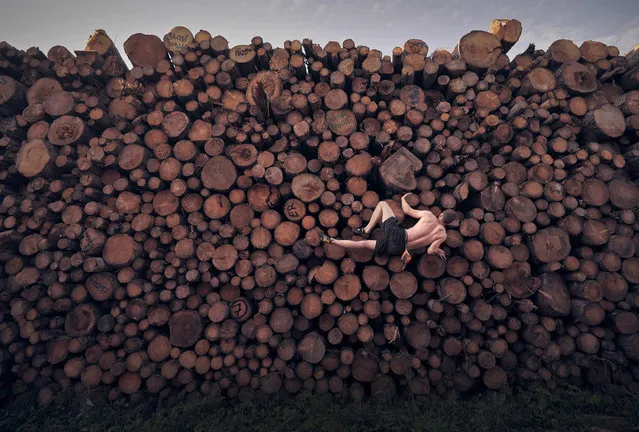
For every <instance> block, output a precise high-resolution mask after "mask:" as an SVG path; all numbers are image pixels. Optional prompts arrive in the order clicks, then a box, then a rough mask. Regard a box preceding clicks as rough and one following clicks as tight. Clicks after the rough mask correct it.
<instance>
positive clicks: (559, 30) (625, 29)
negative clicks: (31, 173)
mask: <svg viewBox="0 0 639 432" xmlns="http://www.w3.org/2000/svg"><path fill="white" fill-rule="evenodd" d="M0 4H1V5H2V8H1V9H0V10H1V11H2V13H1V15H0V41H2V40H6V41H7V42H9V43H10V44H12V45H14V46H15V47H17V48H19V49H23V50H26V49H27V48H29V47H31V46H38V47H40V49H41V50H42V51H43V52H44V53H45V54H46V52H47V50H48V49H49V48H50V47H51V46H53V45H63V46H65V47H67V48H68V49H70V50H81V49H83V48H84V46H85V42H86V40H87V39H88V37H89V36H90V35H91V34H92V32H93V31H94V30H95V29H99V28H101V29H104V30H106V32H107V33H108V34H109V36H111V39H113V40H114V41H115V43H116V45H117V46H118V48H119V49H120V52H121V53H122V56H123V57H125V55H124V50H123V48H122V44H123V43H124V41H125V40H126V39H127V38H128V37H129V36H130V35H131V34H133V33H138V32H139V33H150V34H156V35H158V36H159V37H160V38H162V37H163V35H164V34H165V33H167V32H168V31H169V30H170V29H171V28H172V27H173V26H177V25H182V26H185V27H188V28H189V29H190V30H191V31H192V32H193V34H195V33H196V32H197V31H198V30H200V29H204V30H208V31H209V32H210V33H211V34H212V35H214V36H215V35H218V34H220V35H222V36H224V37H226V38H227V39H228V40H229V44H230V45H231V46H233V45H240V44H248V43H250V41H251V38H252V37H253V36H257V35H259V36H262V37H263V39H264V41H267V42H270V43H271V44H273V46H274V47H278V46H282V44H283V42H284V41H285V40H293V39H299V40H302V39H303V38H305V37H308V38H311V39H312V40H313V42H314V43H318V44H320V45H322V46H324V45H325V44H326V42H328V41H330V40H336V41H339V42H340V43H341V42H342V41H343V40H344V39H348V38H351V39H353V40H354V41H355V43H356V44H357V45H366V46H368V47H370V48H375V49H379V50H381V51H382V52H383V53H384V54H389V55H390V54H391V51H392V49H393V47H396V46H403V44H404V42H405V41H406V40H407V39H410V38H418V39H423V40H424V41H425V42H426V43H427V44H428V46H429V47H430V51H431V52H432V51H433V50H434V49H436V48H446V49H452V48H453V47H454V46H455V44H456V42H457V41H458V40H459V38H460V37H461V36H463V35H464V34H465V33H467V32H469V31H471V30H487V29H488V26H489V25H490V22H491V20H492V19H495V18H517V19H518V20H520V21H521V22H522V25H523V32H522V35H521V38H520V40H519V43H518V44H517V45H515V47H513V48H512V49H511V51H510V52H509V55H510V57H511V58H512V57H513V56H514V55H515V54H517V53H519V52H521V51H523V50H525V49H526V47H527V46H528V44H529V43H531V42H534V43H535V45H536V46H537V48H540V49H546V48H547V47H548V46H549V45H550V43H552V42H553V41H554V40H556V39H571V40H573V41H574V42H575V43H577V44H578V45H580V44H581V43H582V42H583V41H584V40H599V41H602V42H604V43H606V44H609V45H616V46H617V47H618V48H619V50H620V51H621V53H622V54H623V53H626V52H627V51H629V50H630V49H631V48H632V47H633V46H634V45H635V44H637V43H639V0H608V1H601V0H539V1H534V0H530V1H523V0H519V1H517V0H494V1H490V0H467V1H464V0H421V1H420V0H406V1H399V0H371V1H367V0H359V1H352V0H351V1H348V0H290V1H286V0H263V1H241V0H231V1H228V0H227V1H217V0H209V1H198V0H172V1H168V0H153V1H138V0H100V1H95V0H82V1H78V0H59V1H51V0H0Z"/></svg>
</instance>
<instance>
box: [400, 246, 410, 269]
mask: <svg viewBox="0 0 639 432" xmlns="http://www.w3.org/2000/svg"><path fill="white" fill-rule="evenodd" d="M411 259H412V257H411V256H410V253H409V252H408V250H405V251H404V253H403V254H402V257H401V263H402V270H404V269H405V268H406V266H407V265H408V263H409V262H410V260H411Z"/></svg>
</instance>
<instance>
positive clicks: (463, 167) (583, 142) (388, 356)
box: [0, 20, 639, 404]
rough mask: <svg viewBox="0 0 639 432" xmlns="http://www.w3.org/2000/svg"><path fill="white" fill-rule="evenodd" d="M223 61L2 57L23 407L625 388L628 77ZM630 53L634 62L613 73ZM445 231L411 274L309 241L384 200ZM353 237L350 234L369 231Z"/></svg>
mask: <svg viewBox="0 0 639 432" xmlns="http://www.w3.org/2000/svg"><path fill="white" fill-rule="evenodd" d="M520 33H521V23H519V22H518V21H516V20H496V21H495V22H493V24H492V25H491V27H490V31H489V32H485V31H472V32H470V33H468V34H466V35H464V36H463V37H462V38H461V39H460V42H459V44H458V46H457V47H456V48H455V49H454V50H452V51H450V52H449V51H446V50H443V49H439V50H435V51H434V52H432V53H430V52H429V47H428V45H427V44H426V43H425V42H424V41H421V40H418V39H411V40H409V41H406V43H405V44H404V45H403V47H398V48H395V49H394V50H393V52H392V57H391V56H387V55H383V54H382V53H381V52H380V51H378V50H375V49H370V48H369V47H366V46H362V45H356V44H355V42H354V41H353V40H350V39H347V40H345V41H343V42H342V43H339V42H336V41H330V42H328V43H327V44H325V45H324V46H320V45H318V44H315V43H313V42H312V41H311V40H310V39H304V40H302V41H299V40H292V41H286V42H285V43H284V46H283V47H282V48H274V47H273V46H272V45H271V44H270V43H268V42H265V41H263V39H262V38H260V37H254V38H253V39H251V41H250V43H249V44H245V45H237V46H231V45H230V44H229V43H228V41H227V40H226V39H225V38H224V37H222V36H214V37H213V36H212V35H211V34H210V33H209V32H207V31H204V30H201V31H199V32H198V33H196V34H195V35H193V34H192V33H191V32H190V31H189V30H188V29H186V28H184V27H176V28H174V29H172V30H171V31H170V32H169V33H167V35H166V36H165V37H164V39H163V40H162V39H160V38H159V37H157V36H155V35H145V34H140V33H137V34H134V35H133V36H131V37H130V38H129V39H128V40H127V41H126V42H125V44H124V47H125V53H126V55H127V56H128V58H129V60H130V61H131V63H132V65H133V67H132V68H131V69H130V70H127V68H126V67H125V66H124V64H123V62H122V60H121V56H120V54H119V53H118V52H117V50H115V48H114V47H113V45H112V42H111V44H109V41H110V39H108V36H106V34H105V33H104V32H103V31H98V33H96V35H94V37H93V38H92V39H91V40H90V42H91V43H90V44H89V46H88V47H87V49H85V50H84V51H82V52H78V53H77V54H73V53H71V52H70V51H69V50H67V49H66V48H64V47H61V46H55V47H53V48H52V49H51V50H49V52H48V53H47V54H46V55H45V54H44V53H42V52H41V51H40V50H39V49H37V48H29V49H28V50H26V51H21V50H19V49H16V48H14V47H12V46H10V45H9V44H7V43H2V44H0V75H1V76H0V115H1V116H2V118H1V119H0V134H1V138H0V147H1V148H2V154H1V155H0V160H1V163H0V178H1V179H2V182H1V184H0V195H1V198H2V201H1V202H0V225H1V227H2V228H1V229H2V232H1V233H0V242H1V243H2V245H3V247H2V250H1V251H0V263H1V264H2V266H1V267H0V269H1V270H0V271H1V274H0V276H1V278H0V316H1V317H2V319H1V320H0V321H1V324H0V377H1V379H2V383H3V384H4V385H7V386H11V389H12V391H13V392H14V393H15V394H18V393H22V392H25V391H27V390H29V389H35V390H36V391H38V392H39V395H40V397H39V400H40V402H41V403H44V404H46V403H50V402H51V400H52V399H53V398H54V396H55V395H56V394H59V392H60V391H61V390H65V389H76V390H81V389H84V388H87V387H89V388H93V387H98V386H106V387H108V388H109V393H108V394H109V398H110V399H116V398H119V397H124V396H127V397H130V398H132V399H139V398H141V397H142V395H144V394H151V395H158V396H159V397H162V398H167V399H168V400H169V401H175V400H177V398H178V397H180V398H181V397H184V395H189V397H193V398H197V397H199V395H207V394H212V395H221V394H224V395H226V396H228V397H236V396H238V395H239V396H241V395H242V394H243V391H244V390H245V389H248V388H253V389H261V390H263V391H265V392H267V393H276V392H288V393H297V392H299V391H301V390H303V389H307V390H314V391H316V392H318V393H327V392H330V393H336V394H349V395H350V396H351V397H353V398H355V399H360V398H362V397H363V396H364V395H365V394H367V393H373V394H376V393H379V392H383V393H384V394H387V395H388V394H392V393H393V392H396V391H410V392H412V393H413V394H417V395H423V394H428V393H431V392H434V393H438V394H446V393H464V392H468V391H471V390H473V389H482V388H487V389H490V390H507V389H509V388H511V387H512V386H515V385H522V386H527V387H536V386H545V387H548V388H551V389H552V388H554V387H555V386H557V384H558V383H560V382H562V381H569V382H571V383H573V384H575V385H585V384H592V385H603V384H611V383H615V384H620V385H622V384H624V383H627V382H629V381H630V380H632V379H639V374H638V373H637V372H638V371H639V369H638V368H637V363H638V362H639V318H638V315H637V314H638V309H639V295H638V294H637V286H639V270H638V269H639V243H638V240H639V235H638V234H637V231H639V223H637V221H636V216H637V214H636V212H637V204H638V203H639V188H638V187H637V184H636V180H635V176H634V174H635V173H636V170H637V167H638V166H639V162H637V160H639V150H638V149H639V143H637V127H638V125H639V123H638V121H637V119H638V118H639V102H638V101H639V79H638V76H639V75H637V69H636V66H633V67H632V68H629V63H628V60H627V59H626V58H625V57H623V56H619V52H618V50H617V49H616V48H615V47H612V46H607V45H605V44H602V43H599V42H592V41H588V42H584V44H582V45H581V46H580V47H578V46H577V45H575V44H574V43H573V42H572V41H569V40H558V41H556V42H554V43H553V44H552V45H551V46H550V47H549V48H548V50H546V51H543V50H537V49H535V48H534V47H533V46H531V47H530V48H529V49H528V50H526V51H525V52H523V53H521V54H519V55H514V56H513V57H512V59H510V58H509V57H508V56H507V55H506V53H507V52H508V50H509V49H510V48H511V47H512V45H514V43H515V42H516V41H517V38H518V37H519V34H520ZM632 64H633V65H634V63H632ZM407 192H410V193H411V194H410V195H409V196H408V198H407V199H408V202H409V204H410V205H412V206H413V207H415V208H418V209H421V210H430V211H431V212H433V213H434V214H435V215H438V214H440V213H441V212H442V211H443V210H446V209H454V210H455V211H456V212H457V214H458V223H457V225H456V226H454V227H450V229H449V230H448V237H447V240H446V242H445V244H444V246H443V249H444V250H445V252H446V254H447V256H448V260H447V261H444V260H442V259H441V258H440V257H439V256H434V255H428V254H426V253H424V254H420V253H419V251H417V252H416V254H415V255H416V259H415V260H414V261H413V262H412V263H411V264H410V265H409V267H408V268H407V269H402V265H401V263H400V262H399V259H398V258H397V257H391V258H388V257H373V255H372V253H364V252H361V251H359V252H348V251H345V250H343V249H342V248H340V247H337V246H335V245H332V244H321V243H320V241H319V238H318V234H319V232H320V231H325V232H326V233H328V235H330V236H340V237H343V238H355V237H354V235H353V231H352V229H354V228H358V227H362V226H363V225H365V224H366V223H367V222H368V221H369V220H370V218H371V215H372V212H373V209H374V208H375V206H376V205H377V204H378V203H379V202H380V201H381V200H386V201H387V202H388V203H389V205H390V206H391V208H392V209H393V211H394V213H395V215H396V217H397V218H398V220H399V221H400V222H405V223H406V224H409V223H410V222H409V221H408V220H407V219H408V218H406V217H405V215H404V214H403V213H402V210H401V205H400V198H401V196H402V195H403V194H404V193H407ZM380 234H381V233H380V232H379V230H376V231H375V232H373V233H372V238H373V239H376V238H379V235H380Z"/></svg>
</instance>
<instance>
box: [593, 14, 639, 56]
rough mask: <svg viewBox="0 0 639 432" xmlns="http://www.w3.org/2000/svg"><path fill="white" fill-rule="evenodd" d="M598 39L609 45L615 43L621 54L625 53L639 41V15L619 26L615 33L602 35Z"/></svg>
mask: <svg viewBox="0 0 639 432" xmlns="http://www.w3.org/2000/svg"><path fill="white" fill-rule="evenodd" d="M598 40H600V41H601V42H603V43H605V44H607V45H615V46H616V47H617V48H619V51H620V52H621V54H625V53H626V52H628V51H630V50H631V49H632V47H633V46H634V45H635V44H636V43H638V42H639V16H636V17H634V18H632V19H631V20H630V21H628V22H626V23H625V24H623V25H622V26H620V27H618V28H617V29H616V30H615V33H614V34H609V35H606V36H602V37H600V38H599V39H598Z"/></svg>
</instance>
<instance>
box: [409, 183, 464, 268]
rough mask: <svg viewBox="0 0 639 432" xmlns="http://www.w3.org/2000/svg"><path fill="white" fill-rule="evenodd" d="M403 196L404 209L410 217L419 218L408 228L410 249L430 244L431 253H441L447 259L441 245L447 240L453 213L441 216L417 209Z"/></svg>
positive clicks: (429, 251)
mask: <svg viewBox="0 0 639 432" xmlns="http://www.w3.org/2000/svg"><path fill="white" fill-rule="evenodd" d="M407 195H408V194H406V195H404V196H403V197H402V211H403V212H404V213H405V214H406V215H407V216H410V217H413V218H415V219H419V220H418V221H417V223H416V224H415V225H414V226H413V227H412V228H409V229H408V230H406V235H407V237H408V239H407V245H406V248H407V249H408V250H411V249H420V248H424V247H426V246H428V245H430V246H429V248H428V254H429V255H435V254H436V255H439V256H440V257H441V258H442V259H446V253H445V252H444V251H443V250H441V249H440V248H439V247H440V246H441V245H442V243H444V242H445V241H446V237H447V234H446V224H448V223H450V221H451V217H452V216H451V215H449V214H444V213H442V214H441V215H440V216H439V217H437V216H435V215H434V214H433V213H431V212H430V211H428V210H415V209H414V208H412V207H411V206H410V205H409V204H408V202H407V201H406V196H407Z"/></svg>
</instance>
